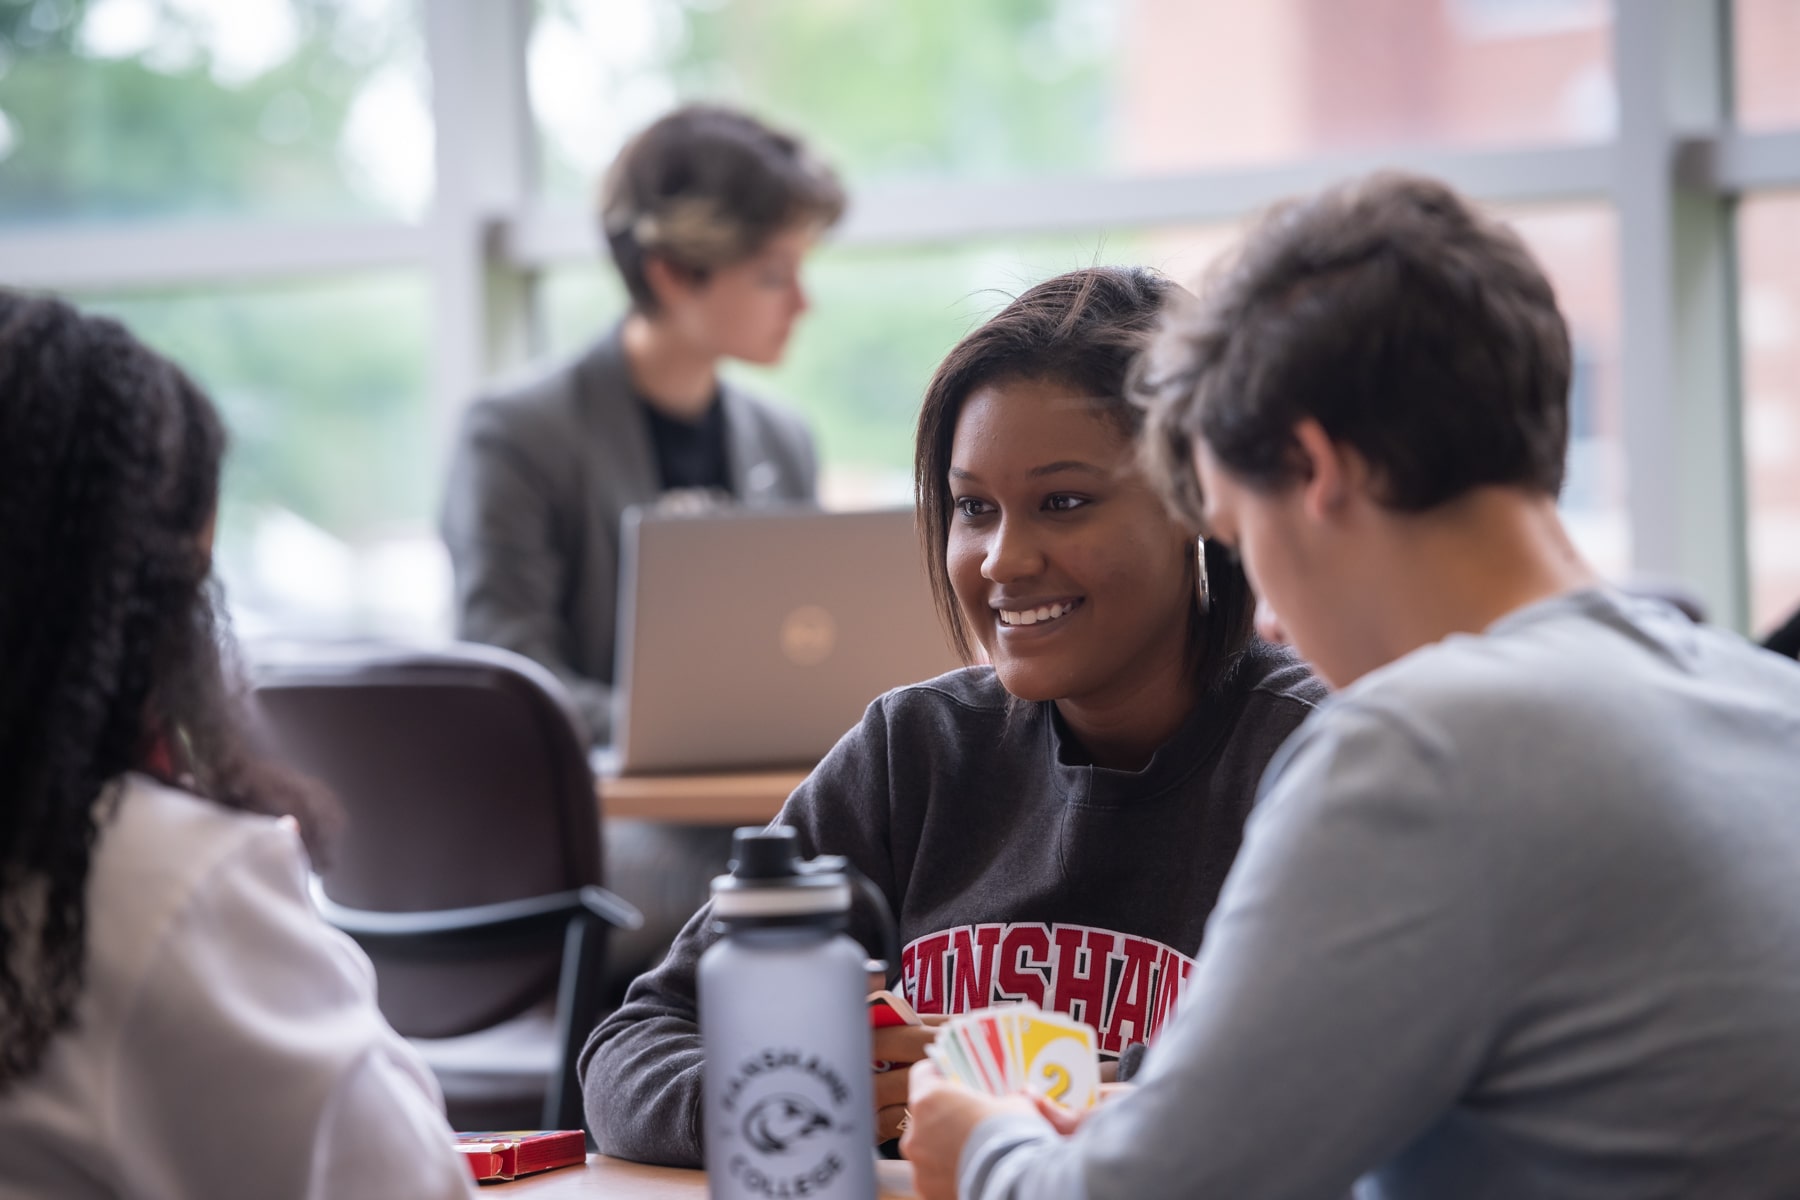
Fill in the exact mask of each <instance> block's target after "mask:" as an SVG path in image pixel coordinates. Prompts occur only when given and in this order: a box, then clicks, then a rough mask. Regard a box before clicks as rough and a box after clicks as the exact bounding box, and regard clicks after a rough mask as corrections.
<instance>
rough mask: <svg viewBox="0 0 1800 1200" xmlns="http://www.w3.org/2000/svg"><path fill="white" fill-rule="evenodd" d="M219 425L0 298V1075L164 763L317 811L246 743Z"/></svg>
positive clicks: (227, 801)
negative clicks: (230, 651)
mask: <svg viewBox="0 0 1800 1200" xmlns="http://www.w3.org/2000/svg"><path fill="white" fill-rule="evenodd" d="M224 449H225V431H224V428H223V427H222V426H221V425H220V422H219V418H218V414H217V413H215V412H214V411H213V407H212V405H211V403H209V402H208V401H207V399H206V397H205V396H204V395H202V394H201V392H200V390H199V389H198V388H196V387H195V386H194V384H193V383H192V382H190V381H189V380H188V378H187V376H185V375H183V374H182V373H181V371H179V370H178V369H176V368H175V367H174V366H172V365H171V364H169V363H168V362H166V361H164V360H163V359H162V358H160V357H158V356H157V355H155V354H153V353H152V352H150V351H149V350H147V349H145V348H144V347H143V346H142V345H141V344H140V343H139V342H138V341H137V340H136V339H134V338H133V337H132V336H131V334H129V333H128V332H126V330H125V329H124V327H123V326H121V325H119V324H118V323H117V322H115V321H110V320H104V319H99V318H93V317H84V316H83V315H82V314H80V313H78V312H77V311H75V310H74V309H73V308H71V307H69V306H68V305H67V304H64V303H61V302H60V301H57V300H53V299H48V298H41V297H32V296H27V295H22V294H20V293H17V292H8V291H4V290H0V564H4V565H3V566H0V572H3V574H0V580H4V582H0V1085H5V1084H7V1083H10V1082H11V1081H13V1080H16V1079H19V1078H21V1077H23V1076H26V1075H29V1074H31V1073H32V1072H34V1071H35V1070H36V1069H37V1067H38V1064H39V1062H40V1061H41V1059H42V1057H43V1053H44V1050H45V1047H46V1045H47V1044H48V1042H49V1040H50V1038H51V1036H52V1035H53V1034H55V1033H56V1032H57V1031H58V1030H59V1029H62V1028H64V1027H65V1026H67V1025H68V1024H69V1022H70V1021H71V1019H72V1016H73V1012H74V1009H75V1004H76V1001H77V999H78V998H79V996H80V993H81V988H82V977H83V961H84V957H85V955H86V951H87V906H86V895H87V882H88V869H89V864H90V861H91V859H92V855H93V851H94V846H95V842H96V839H97V837H98V835H99V831H100V829H101V827H102V826H103V824H104V823H105V822H106V821H107V820H108V819H109V817H110V815H111V812H112V809H113V806H114V805H116V804H117V803H118V797H119V794H120V793H119V789H117V788H115V787H111V786H109V784H110V782H111V781H113V780H116V779H117V778H118V777H119V776H120V775H122V774H123V773H125V772H126V771H130V770H134V769H146V768H149V767H150V766H151V765H152V764H162V765H164V767H165V769H166V773H168V774H170V775H173V776H175V777H177V779H178V781H179V783H180V784H181V786H183V787H185V788H186V789H187V790H189V791H191V792H195V793H197V794H199V795H201V796H205V797H207V798H209V799H211V800H214V801H216V802H218V803H220V804H223V805H225V806H227V807H231V808H241V809H247V810H253V811H258V812H266V813H277V812H291V813H293V814H294V815H295V816H296V817H299V818H300V819H301V822H302V827H303V829H306V830H308V831H309V832H310V831H312V830H313V829H314V828H315V825H314V822H315V820H316V818H317V817H318V816H319V815H320V813H321V811H322V806H321V802H320V801H319V800H318V798H317V797H315V795H314V794H313V793H312V791H311V790H310V788H309V787H307V785H305V784H303V783H302V782H300V781H299V780H298V779H294V778H290V777H288V776H287V775H286V774H285V773H282V772H279V771H277V770H275V769H274V768H271V767H265V766H263V765H261V764H259V763H258V762H257V761H256V760H255V759H254V757H253V756H252V755H251V754H250V753H249V752H248V751H247V750H246V748H245V742H244V740H243V738H242V736H241V734H240V727H241V726H240V721H239V719H238V716H237V713H236V711H235V709H234V702H233V698H232V697H231V696H230V695H229V694H228V690H227V688H226V686H225V683H224V670H223V667H222V655H223V653H224V643H223V641H222V634H221V632H220V630H219V618H218V617H217V615H216V605H217V596H216V590H215V588H214V587H213V586H212V584H211V554H210V552H209V549H208V546H207V544H206V543H207V541H208V538H209V536H210V531H211V527H212V521H213V516H214V512H215V510H216V507H217V504H218V497H219V460H220V456H221V455H222V453H223V452H224Z"/></svg>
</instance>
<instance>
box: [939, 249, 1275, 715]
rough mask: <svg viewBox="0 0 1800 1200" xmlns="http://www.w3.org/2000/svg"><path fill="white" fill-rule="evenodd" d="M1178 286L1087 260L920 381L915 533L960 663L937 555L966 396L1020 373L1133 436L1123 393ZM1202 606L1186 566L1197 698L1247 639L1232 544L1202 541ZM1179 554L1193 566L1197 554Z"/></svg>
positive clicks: (1008, 310) (1032, 291)
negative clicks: (1087, 404) (1088, 403)
mask: <svg viewBox="0 0 1800 1200" xmlns="http://www.w3.org/2000/svg"><path fill="white" fill-rule="evenodd" d="M1180 291H1181V289H1180V288H1178V287H1176V286H1175V285H1174V284H1173V283H1171V282H1169V280H1168V279H1166V278H1164V277H1163V276H1161V275H1159V274H1157V273H1156V272H1154V271H1149V270H1145V269H1143V268H1141V267H1090V268H1087V269H1085V270H1080V271H1070V272H1069V273H1067V274H1065V275H1058V276H1056V277H1054V278H1052V279H1046V280H1045V281H1044V282H1042V283H1039V284H1037V285H1036V286H1034V287H1032V288H1029V289H1027V290H1026V291H1025V292H1024V293H1022V294H1021V295H1020V296H1019V297H1018V298H1017V299H1015V300H1014V301H1013V302H1012V303H1010V304H1008V305H1007V306H1006V307H1005V308H1003V309H1001V310H1000V312H999V313H997V314H995V316H994V317H993V318H991V319H990V320H989V321H988V322H987V323H986V324H984V325H982V326H981V327H980V328H979V329H977V330H975V332H973V333H971V334H969V336H968V337H965V338H964V339H963V340H962V341H961V342H959V343H957V345H956V347H955V348H954V349H952V350H951V351H950V353H949V354H948V355H947V356H945V358H944V361H943V362H942V363H941V364H940V365H939V366H938V369H937V372H936V373H935V374H934V375H933V376H932V377H931V382H930V383H929V384H928V385H927V386H926V388H925V400H924V403H923V405H922V406H921V407H920V409H919V430H918V436H917V438H916V441H915V444H914V453H913V484H914V487H915V488H916V490H917V495H918V503H919V536H920V540H921V543H922V548H923V550H924V554H925V569H926V571H927V573H928V574H929V576H930V579H931V589H932V593H933V596H934V598H935V599H936V602H937V607H938V613H939V615H940V616H941V618H942V619H943V621H944V624H945V627H946V628H947V629H948V630H949V633H950V637H951V640H952V641H953V642H954V643H955V645H956V649H957V651H958V652H959V653H960V654H961V655H962V656H963V659H964V661H972V660H973V658H974V645H973V643H972V641H971V635H970V632H969V628H968V625H967V624H966V623H965V622H964V620H963V615H962V609H961V608H960V607H959V606H958V605H957V602H956V592H955V589H954V588H952V586H951V584H950V574H949V569H948V568H947V567H946V565H945V562H944V555H945V552H946V550H947V549H948V547H949V544H950V520H951V517H952V515H953V513H954V505H953V504H952V502H951V495H950V482H949V476H950V450H951V446H952V443H953V442H954V441H955V438H956V421H957V418H958V416H959V415H960V414H961V412H962V406H963V402H964V401H966V400H967V399H968V398H969V396H970V395H971V394H972V393H974V392H975V391H976V390H977V389H979V388H983V387H987V386H990V385H993V384H997V383H1008V382H1013V381H1018V380H1041V381H1045V382H1054V383H1058V384H1063V385H1066V386H1069V387H1071V388H1076V389H1079V390H1080V391H1081V392H1083V393H1085V394H1086V395H1088V396H1089V397H1091V398H1092V401H1093V404H1094V405H1095V408H1096V409H1097V410H1098V411H1099V413H1100V414H1101V415H1102V416H1104V417H1105V418H1107V419H1108V420H1110V421H1111V422H1113V423H1114V424H1115V425H1116V426H1117V427H1118V429H1119V432H1120V433H1121V434H1122V435H1124V436H1126V437H1128V438H1135V437H1136V436H1138V434H1139V433H1140V432H1141V430H1142V427H1143V413H1142V412H1140V411H1139V410H1138V409H1137V408H1136V407H1134V406H1133V405H1132V404H1131V403H1130V401H1129V400H1127V398H1126V393H1125V383H1126V377H1127V375H1128V374H1129V372H1130V370H1131V364H1132V362H1133V360H1134V359H1135V358H1136V357H1137V355H1138V353H1139V351H1141V350H1142V349H1143V347H1144V343H1145V340H1146V338H1147V337H1148V336H1149V335H1150V333H1151V332H1152V331H1153V330H1154V329H1155V328H1156V323H1157V317H1158V314H1159V313H1160V312H1161V311H1162V309H1163V307H1164V305H1165V304H1166V302H1167V301H1168V299H1169V298H1170V297H1171V296H1172V295H1175V294H1177V293H1180ZM1204 552H1205V555H1206V574H1207V593H1208V597H1209V603H1208V606H1207V608H1206V610H1205V611H1204V612H1202V611H1201V609H1200V606H1199V603H1198V599H1197V582H1198V581H1197V576H1198V569H1197V568H1195V567H1190V571H1191V573H1192V576H1193V577H1195V578H1191V579H1190V582H1192V583H1194V584H1196V603H1195V605H1194V607H1193V610H1192V616H1191V619H1190V622H1189V633H1190V639H1189V643H1190V644H1189V649H1190V652H1191V653H1192V654H1193V656H1194V671H1195V677H1196V681H1197V683H1198V685H1199V689H1200V691H1201V693H1202V694H1205V693H1207V692H1209V691H1210V690H1212V688H1214V687H1215V686H1217V685H1218V684H1220V683H1221V682H1223V681H1224V680H1225V678H1226V677H1227V676H1228V674H1229V673H1230V671H1231V669H1232V668H1233V666H1234V665H1235V664H1236V662H1237V659H1238V656H1239V653H1240V652H1241V651H1242V650H1243V649H1244V647H1245V646H1246V645H1247V644H1248V643H1249V641H1250V636H1251V626H1252V621H1253V618H1254V615H1255V607H1256V602H1255V599H1254V598H1253V597H1252V595H1251V593H1250V585H1249V583H1248V582H1247V581H1246V580H1245V578H1244V574H1243V571H1242V570H1241V569H1240V568H1239V567H1238V565H1237V563H1236V561H1235V560H1234V559H1233V558H1232V556H1231V554H1230V553H1229V552H1228V551H1225V550H1223V549H1222V548H1220V547H1216V546H1214V545H1213V544H1212V543H1211V542H1208V543H1207V544H1206V548H1205V551H1204ZM1186 561H1187V562H1188V563H1190V564H1192V563H1193V562H1194V556H1193V555H1189V556H1187V559H1186Z"/></svg>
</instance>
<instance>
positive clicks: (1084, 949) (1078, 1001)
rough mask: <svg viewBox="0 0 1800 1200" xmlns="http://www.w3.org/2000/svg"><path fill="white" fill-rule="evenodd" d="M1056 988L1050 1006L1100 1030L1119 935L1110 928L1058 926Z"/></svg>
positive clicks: (1104, 1014)
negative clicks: (1107, 971)
mask: <svg viewBox="0 0 1800 1200" xmlns="http://www.w3.org/2000/svg"><path fill="white" fill-rule="evenodd" d="M1055 939H1056V979H1055V982H1056V991H1055V993H1054V994H1053V995H1052V997H1051V1000H1050V1003H1049V1005H1048V1006H1047V1007H1049V1008H1052V1009H1055V1010H1056V1011H1057V1012H1060V1013H1068V1014H1069V1015H1070V1016H1071V1017H1074V1018H1075V1019H1076V1020H1077V1021H1081V1022H1083V1023H1084V1024H1087V1025H1090V1026H1092V1027H1093V1028H1094V1029H1097V1030H1098V1029H1100V1027H1101V1024H1102V1022H1103V1021H1104V1020H1105V1019H1106V965H1107V963H1108V962H1109V961H1111V959H1112V952H1113V947H1114V946H1115V945H1117V944H1118V941H1119V935H1118V934H1116V933H1113V932H1112V931H1111V930H1108V929H1088V928H1084V927H1083V926H1080V925H1058V926H1057V927H1056V933H1055Z"/></svg>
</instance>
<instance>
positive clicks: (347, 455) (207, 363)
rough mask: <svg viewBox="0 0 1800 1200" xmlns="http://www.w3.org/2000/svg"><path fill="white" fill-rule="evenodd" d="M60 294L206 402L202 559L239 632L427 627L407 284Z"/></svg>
mask: <svg viewBox="0 0 1800 1200" xmlns="http://www.w3.org/2000/svg"><path fill="white" fill-rule="evenodd" d="M77 299H78V300H79V301H81V302H84V303H85V304H86V305H87V306H88V307H90V308H92V309H95V310H98V311H102V312H107V313H110V314H112V315H114V316H117V317H119V318H120V319H121V320H123V321H124V322H125V323H126V324H127V325H129V326H130V327H131V328H132V329H133V330H134V331H136V333H137V334H138V336H140V337H142V338H143V339H144V340H145V341H146V342H148V343H149V344H150V345H152V346H154V347H156V348H157V349H158V350H160V351H162V352H163V353H164V354H167V355H169V356H170V357H171V358H173V359H175V360H176V361H177V362H179V363H181V364H183V366H185V367H186V368H187V369H188V371H189V372H190V373H191V374H193V376H194V377H195V379H196V380H198V381H199V383H200V384H201V385H202V386H203V387H204V388H205V389H206V390H207V392H208V394H210V395H211V396H212V397H213V399H214V401H215V402H216V403H217V404H218V405H219V408H220V410H221V412H222V413H223V414H224V417H225V420H226V423H227V425H228V426H229V427H230V430H231V434H232V446H231V451H230V457H229V458H228V459H227V464H226V472H225V481H224V496H223V499H222V503H221V511H220V520H219V527H218V551H219V564H220V572H221V575H222V576H223V578H224V580H225V583H226V587H227V589H228V592H229V595H230V597H231V599H232V602H233V609H234V612H235V614H236V617H237V621H238V624H239V626H240V627H241V629H242V631H243V632H245V633H249V634H264V633H275V632H293V633H320V632H339V631H342V630H343V629H344V628H346V627H352V628H359V629H365V630H369V631H376V632H391V633H399V634H405V633H411V632H421V631H435V630H439V629H442V628H444V627H445V620H446V618H445V612H444V610H445V607H446V600H447V597H448V590H447V589H448V582H447V573H446V571H445V569H444V567H443V562H442V558H443V556H442V553H441V551H440V550H439V549H438V546H437V543H436V540H435V538H434V537H433V536H432V533H431V510H432V507H433V504H434V501H435V498H436V496H437V492H438V480H437V469H436V463H435V462H434V461H433V458H432V456H431V455H429V454H421V453H420V449H421V447H426V446H430V445H431V444H432V440H433V438H432V418H431V412H430V408H429V405H428V403H427V400H426V391H425V364H426V362H427V361H428V359H429V354H428V351H427V330H426V304H425V295H424V288H423V286H422V284H421V281H420V280H418V279H416V278H411V277H404V276H400V277H395V276H375V277H359V278H352V279H324V280H309V281H305V282H300V283H290V284H283V285H278V286H271V287H261V288H255V289H231V290H215V289H197V290H189V291H180V292H161V293H150V294H142V293H140V294H128V295H117V294H115V295H105V296H89V297H77Z"/></svg>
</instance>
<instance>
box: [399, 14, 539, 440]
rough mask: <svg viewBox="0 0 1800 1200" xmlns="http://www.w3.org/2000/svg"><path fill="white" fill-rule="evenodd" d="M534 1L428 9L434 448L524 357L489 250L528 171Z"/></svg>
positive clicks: (527, 182) (520, 196)
mask: <svg viewBox="0 0 1800 1200" xmlns="http://www.w3.org/2000/svg"><path fill="white" fill-rule="evenodd" d="M531 9H532V5H531V0H425V3H424V16H425V38H426V52H427V56H428V61H429V64H430V70H431V110H432V118H433V128H434V130H435V136H436V144H437V152H436V155H435V164H436V165H435V170H436V179H435V187H434V189H433V199H432V209H431V215H430V218H429V220H428V221H427V228H428V231H429V245H430V250H429V262H430V272H431V283H432V318H433V321H432V327H433V331H432V372H431V396H432V403H433V412H434V414H435V416H436V420H435V421H434V431H433V432H434V438H435V441H436V443H437V444H436V447H435V448H436V450H437V451H438V453H439V455H440V456H441V455H442V453H443V452H444V451H445V450H447V448H448V444H449V440H450V436H451V432H452V430H453V428H454V425H455V421H456V418H457V415H458V413H459V412H460V411H461V408H462V406H463V405H465V404H467V403H468V401H469V400H470V399H471V398H472V397H474V396H475V395H476V393H477V392H478V391H479V390H480V389H481V387H482V386H483V385H484V384H485V383H486V381H487V380H488V379H489V378H490V377H491V376H492V375H493V373H494V372H495V371H496V370H497V369H498V368H499V367H501V366H504V365H505V364H506V363H508V362H510V361H512V360H514V359H516V358H518V357H520V356H522V355H523V354H525V353H526V352H528V350H529V337H528V332H529V318H530V306H529V303H528V302H527V295H528V290H527V289H526V288H524V286H523V277H522V276H521V275H520V274H519V273H518V272H516V271H514V270H512V269H511V268H510V267H509V266H508V265H507V264H506V263H504V262H503V261H502V260H501V259H500V258H499V256H498V255H497V254H496V253H495V251H494V246H495V239H494V236H493V235H494V230H495V229H497V228H498V226H499V225H500V223H501V222H502V221H503V220H504V219H505V217H506V216H507V215H508V214H511V213H513V212H516V211H518V210H519V209H521V208H522V207H523V206H524V204H525V201H526V198H527V197H528V196H529V195H530V194H531V190H532V187H533V179H534V176H535V172H536V156H535V154H534V146H535V139H534V138H533V136H532V125H531V113H530V109H529V105H528V104H527V101H526V84H525V47H526V40H527V37H528V36H529V33H530V27H531V15H532V13H531Z"/></svg>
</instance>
